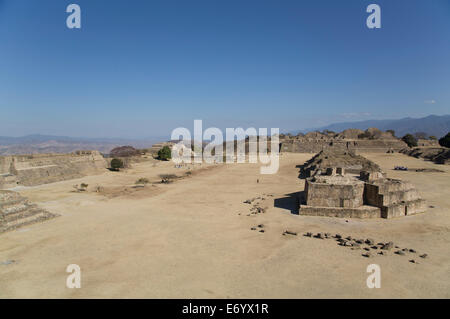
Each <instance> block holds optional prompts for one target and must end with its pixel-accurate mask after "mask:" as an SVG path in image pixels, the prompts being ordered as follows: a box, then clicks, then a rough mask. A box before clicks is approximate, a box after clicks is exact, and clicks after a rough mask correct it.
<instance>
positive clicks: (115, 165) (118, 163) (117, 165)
mask: <svg viewBox="0 0 450 319" xmlns="http://www.w3.org/2000/svg"><path fill="white" fill-rule="evenodd" d="M123 167H124V165H123V161H122V160H121V159H120V158H113V159H112V161H111V168H112V169H113V170H115V171H118V170H120V169H121V168H123Z"/></svg>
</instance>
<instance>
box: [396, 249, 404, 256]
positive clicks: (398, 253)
mask: <svg viewBox="0 0 450 319" xmlns="http://www.w3.org/2000/svg"><path fill="white" fill-rule="evenodd" d="M395 253H396V254H397V255H400V256H404V255H405V252H404V251H403V250H397V251H396V252H395Z"/></svg>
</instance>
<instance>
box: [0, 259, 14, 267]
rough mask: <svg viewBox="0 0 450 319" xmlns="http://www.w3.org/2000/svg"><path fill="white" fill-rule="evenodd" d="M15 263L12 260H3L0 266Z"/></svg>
mask: <svg viewBox="0 0 450 319" xmlns="http://www.w3.org/2000/svg"><path fill="white" fill-rule="evenodd" d="M15 262H16V261H15V260H14V259H8V260H5V261H2V262H0V265H5V266H6V265H11V264H14V263H15Z"/></svg>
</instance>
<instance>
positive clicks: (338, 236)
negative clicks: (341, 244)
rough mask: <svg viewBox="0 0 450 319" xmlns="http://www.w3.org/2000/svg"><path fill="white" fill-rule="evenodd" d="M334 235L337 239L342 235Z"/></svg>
mask: <svg viewBox="0 0 450 319" xmlns="http://www.w3.org/2000/svg"><path fill="white" fill-rule="evenodd" d="M334 237H335V238H337V239H341V238H342V236H341V235H340V234H336V235H335V236H334Z"/></svg>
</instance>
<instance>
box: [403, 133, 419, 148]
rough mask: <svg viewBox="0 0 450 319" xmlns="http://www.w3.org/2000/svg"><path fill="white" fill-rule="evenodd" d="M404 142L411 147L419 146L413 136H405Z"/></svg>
mask: <svg viewBox="0 0 450 319" xmlns="http://www.w3.org/2000/svg"><path fill="white" fill-rule="evenodd" d="M402 141H403V142H405V143H406V144H408V146H409V147H415V146H417V139H416V138H415V137H414V136H413V135H411V134H406V135H405V136H403V137H402Z"/></svg>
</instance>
